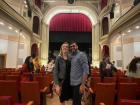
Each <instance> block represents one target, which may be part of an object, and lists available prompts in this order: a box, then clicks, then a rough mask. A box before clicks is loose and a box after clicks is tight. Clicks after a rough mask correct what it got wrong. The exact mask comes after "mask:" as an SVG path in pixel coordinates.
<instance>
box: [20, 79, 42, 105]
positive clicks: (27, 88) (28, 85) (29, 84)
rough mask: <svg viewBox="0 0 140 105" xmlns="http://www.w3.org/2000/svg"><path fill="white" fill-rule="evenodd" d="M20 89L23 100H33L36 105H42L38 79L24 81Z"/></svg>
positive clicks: (25, 101)
mask: <svg viewBox="0 0 140 105" xmlns="http://www.w3.org/2000/svg"><path fill="white" fill-rule="evenodd" d="M20 90H21V100H22V102H24V103H27V102H29V101H33V102H34V105H40V90H39V84H38V82H37V81H22V82H21V88H20Z"/></svg>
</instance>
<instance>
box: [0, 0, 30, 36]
mask: <svg viewBox="0 0 140 105" xmlns="http://www.w3.org/2000/svg"><path fill="white" fill-rule="evenodd" d="M0 13H1V14H5V16H6V15H8V18H10V19H13V20H14V21H16V22H17V23H18V24H20V26H21V27H22V28H23V29H25V30H26V31H27V32H29V33H30V34H32V25H31V24H30V23H29V21H27V20H26V19H25V18H24V17H22V16H21V15H20V14H19V13H17V12H16V11H15V10H14V9H13V8H11V7H10V6H9V5H8V4H7V3H6V2H5V1H4V0H1V1H0Z"/></svg>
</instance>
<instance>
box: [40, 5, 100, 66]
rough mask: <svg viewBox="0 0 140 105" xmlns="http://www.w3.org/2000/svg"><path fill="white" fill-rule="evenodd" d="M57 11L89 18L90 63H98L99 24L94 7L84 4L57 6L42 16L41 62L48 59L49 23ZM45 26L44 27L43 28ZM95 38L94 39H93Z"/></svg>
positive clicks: (44, 62) (96, 64)
mask: <svg viewBox="0 0 140 105" xmlns="http://www.w3.org/2000/svg"><path fill="white" fill-rule="evenodd" d="M59 13H81V14H84V15H85V16H87V18H89V19H90V21H91V24H92V64H93V66H98V65H99V24H98V14H97V12H96V11H95V10H94V9H90V8H88V7H84V6H57V7H54V8H51V9H49V10H48V11H47V12H46V13H45V14H44V17H43V22H44V23H43V29H42V40H43V42H42V48H41V49H42V50H41V53H42V54H41V58H42V59H43V60H42V63H43V64H46V62H47V61H48V53H49V51H48V50H49V25H50V21H51V19H52V18H53V17H54V16H55V15H57V14H59ZM45 28H46V29H45ZM95 38H96V39H95Z"/></svg>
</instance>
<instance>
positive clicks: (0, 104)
mask: <svg viewBox="0 0 140 105" xmlns="http://www.w3.org/2000/svg"><path fill="white" fill-rule="evenodd" d="M0 105H33V102H28V103H27V104H24V103H14V101H13V99H12V96H0Z"/></svg>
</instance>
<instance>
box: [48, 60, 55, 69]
mask: <svg viewBox="0 0 140 105" xmlns="http://www.w3.org/2000/svg"><path fill="white" fill-rule="evenodd" d="M54 65H55V60H54V59H51V60H50V61H49V63H48V64H47V67H46V68H47V71H48V72H52V71H53V69H54Z"/></svg>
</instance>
